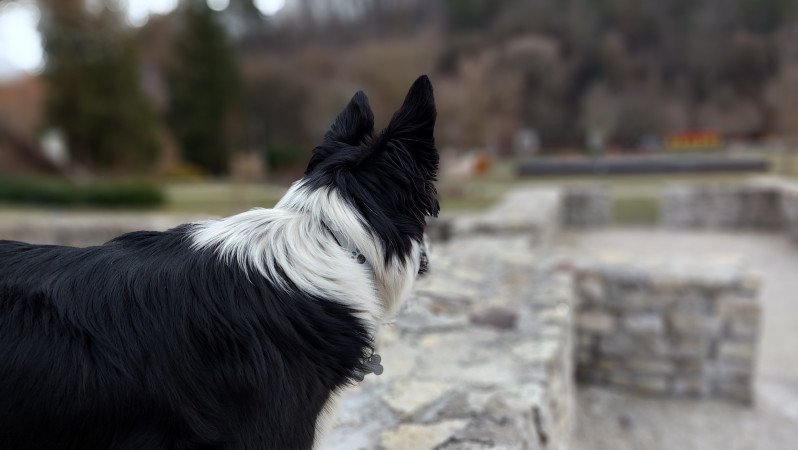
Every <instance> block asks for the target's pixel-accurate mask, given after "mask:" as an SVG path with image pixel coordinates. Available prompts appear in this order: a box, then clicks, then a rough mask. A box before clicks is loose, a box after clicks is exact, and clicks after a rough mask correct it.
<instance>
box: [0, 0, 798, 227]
mask: <svg viewBox="0 0 798 450" xmlns="http://www.w3.org/2000/svg"><path fill="white" fill-rule="evenodd" d="M796 13H798V10H797V9H796V2H794V1H791V0H733V1H720V0H700V1H686V0H685V1H681V0H669V1H626V0H601V1H585V0H569V1H545V0H496V1H486V0H465V1H459V0H436V1H420V0H419V1H415V0H357V1H335V0H258V1H255V0H240V1H234V2H231V1H229V0H209V1H207V2H205V1H199V0H198V1H178V0H151V1H147V0H127V1H124V0H119V1H104V0H59V1H55V0H52V1H51V0H38V1H34V0H2V1H0V130H1V131H0V132H1V133H2V135H1V136H2V139H1V140H0V146H1V147H0V148H2V153H0V155H1V156H0V174H2V175H3V178H4V180H5V181H4V184H9V183H12V182H11V181H10V180H9V177H12V178H14V182H21V179H30V180H39V181H42V183H43V180H46V179H57V180H61V181H64V183H61V184H59V187H62V188H63V189H58V190H57V191H58V192H59V194H60V195H61V196H63V197H64V198H63V199H60V200H59V199H56V198H49V199H45V198H42V199H40V200H42V201H47V202H49V203H53V204H59V203H64V204H66V203H70V202H72V203H76V204H81V206H84V205H82V203H86V204H87V205H86V206H91V203H92V201H90V200H83V201H81V200H78V199H77V198H75V199H70V198H68V197H69V195H70V194H72V191H73V190H75V189H77V188H78V186H79V187H81V188H83V189H88V190H91V186H95V185H102V186H97V189H103V188H104V190H105V191H109V190H111V191H113V192H112V194H117V193H118V194H119V195H118V198H117V199H116V200H118V202H116V201H115V200H114V199H108V201H107V205H103V206H115V207H122V206H124V205H125V204H128V205H130V206H137V205H138V206H155V207H160V208H167V209H170V210H190V211H199V212H208V213H219V214H226V213H229V212H233V211H237V210H240V209H241V208H244V207H248V206H252V205H256V204H257V205H265V204H268V203H271V202H274V200H275V199H276V198H277V197H278V196H279V194H280V192H281V190H282V188H283V187H284V186H285V184H286V183H287V182H288V181H290V180H293V179H295V178H296V177H297V176H298V175H299V174H300V173H301V171H302V168H303V164H304V162H305V161H306V160H307V157H308V155H309V152H310V151H311V149H312V148H313V146H314V145H315V143H316V142H318V140H319V139H320V137H321V136H322V134H323V132H324V131H325V129H326V127H327V126H328V125H329V123H330V121H331V120H332V118H333V117H334V115H335V114H336V113H337V112H338V111H339V110H340V109H341V108H342V106H343V105H345V103H346V101H347V100H348V99H349V98H350V96H351V95H352V93H353V92H354V91H355V90H357V89H363V90H365V91H366V92H367V94H368V95H369V97H370V99H371V103H372V105H373V107H374V108H375V110H376V114H377V120H378V125H379V124H384V123H385V122H386V121H387V119H388V118H389V117H390V115H391V113H392V112H393V110H395V108H397V107H398V105H399V104H400V102H401V100H402V96H403V95H404V93H405V92H406V88H407V86H408V85H409V83H410V82H411V81H412V80H413V79H415V77H416V76H418V75H419V74H421V73H428V74H429V75H430V76H431V77H432V78H433V81H434V83H435V87H436V94H437V102H438V108H439V114H440V120H439V126H438V129H437V140H438V143H439V147H440V149H441V151H442V152H443V154H444V159H445V163H446V164H445V166H444V180H443V183H444V193H445V194H446V195H445V197H444V202H445V206H446V207H447V209H450V208H453V209H461V208H466V209H468V208H480V207H484V206H485V205H486V204H489V203H490V202H492V201H494V200H495V199H496V192H494V190H493V189H494V188H501V187H502V186H501V184H502V182H504V181H512V182H514V181H515V180H514V175H515V171H516V167H515V166H514V165H513V164H508V162H513V161H519V160H529V159H531V158H534V157H567V158H577V159H578V158H601V157H607V156H616V155H628V156H641V155H649V156H650V155H662V154H666V155H670V154H677V153H678V154H695V153H711V154H723V155H730V154H737V155H740V154H744V155H746V156H754V155H757V156H762V157H763V158H764V159H766V160H767V163H768V167H767V169H766V170H771V171H783V172H787V173H791V171H792V158H791V157H790V155H791V154H792V153H793V152H792V151H791V150H792V148H794V145H793V142H794V136H795V135H796V133H798V15H796ZM760 170H761V168H760ZM554 172H555V173H559V171H558V170H554ZM471 175H479V177H480V180H481V181H480V182H479V183H482V184H483V185H479V186H477V189H473V184H472V183H469V182H468V180H467V179H468V178H469V177H470V176H471ZM449 176H453V177H455V178H457V177H459V178H460V179H459V180H458V181H457V182H454V183H449V182H448V179H447V178H448V177H449ZM721 177H722V176H721ZM509 178H513V179H512V180H509ZM688 178H702V177H688ZM67 180H68V181H69V182H68V183H67V182H66V181H67ZM119 181H125V186H122V187H119V186H116V185H117V184H118V182H119ZM656 181H658V180H657V177H647V179H645V180H641V179H632V178H628V177H627V179H626V180H625V181H624V182H623V184H626V185H629V184H632V185H643V186H636V187H635V189H636V188H637V187H645V186H648V185H650V184H651V183H655V182H656ZM228 182H232V183H237V184H236V185H237V186H238V188H239V191H236V192H230V190H231V189H233V185H231V184H229V183H228ZM251 182H258V183H265V184H260V185H259V187H258V189H257V190H256V192H252V191H250V190H247V189H244V187H242V186H243V185H246V184H247V183H251ZM527 182H534V180H527ZM612 182H613V183H618V181H612ZM186 183H191V184H190V185H191V186H193V188H196V190H202V192H203V195H202V196H201V197H202V199H203V202H200V203H198V202H197V201H196V200H197V198H195V196H192V195H191V194H190V193H189V192H187V189H186V186H187V184H186ZM479 183H477V184H479ZM24 184H25V186H24V187H20V189H23V190H25V189H30V190H34V189H42V190H44V189H46V188H47V186H39V185H37V184H38V183H34V182H33V181H28V182H27V183H24ZM44 184H46V183H44ZM484 184H487V186H484ZM115 187H116V188H118V189H112V188H115ZM134 187H135V188H138V189H133V188H134ZM11 191H14V192H16V191H15V189H11V187H10V186H9V187H6V188H4V189H3V190H2V191H1V192H3V194H0V196H2V199H0V200H3V201H6V202H19V203H25V204H28V203H36V202H37V198H36V195H35V194H30V195H27V196H24V197H25V198H16V197H15V196H14V195H13V194H12V193H11ZM635 192H637V193H638V194H639V193H640V191H639V190H636V191H635ZM83 194H84V196H86V195H89V194H90V193H86V192H84V193H83ZM74 195H75V196H76V197H79V196H80V195H78V193H75V194H74ZM89 196H90V195H89ZM113 196H115V195H112V197H113ZM253 196H254V198H253ZM203 203H204V204H203ZM638 203H640V202H638ZM649 209H651V208H649ZM639 213H640V214H644V213H645V211H639ZM651 214H653V212H652V211H648V215H649V216H650V215H651ZM645 218H646V217H641V219H645ZM649 219H651V217H649Z"/></svg>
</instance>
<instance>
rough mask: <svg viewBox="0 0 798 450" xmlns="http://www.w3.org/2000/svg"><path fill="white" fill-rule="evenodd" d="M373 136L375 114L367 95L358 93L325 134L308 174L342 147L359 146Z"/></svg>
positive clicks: (314, 151)
mask: <svg viewBox="0 0 798 450" xmlns="http://www.w3.org/2000/svg"><path fill="white" fill-rule="evenodd" d="M373 134H374V113H373V112H371V106H369V99H368V97H366V94H364V93H363V91H358V92H357V93H356V94H355V95H354V97H352V100H350V101H349V104H348V105H346V108H344V110H343V111H341V112H340V113H339V114H338V117H336V118H335V121H334V122H333V124H332V125H331V126H330V130H329V131H327V133H325V134H324V142H323V144H322V145H320V146H318V147H316V148H315V149H314V150H313V155H312V156H311V158H310V162H309V163H308V168H307V170H306V173H308V172H310V171H311V170H313V168H314V167H315V166H316V165H317V164H318V163H320V162H322V161H324V160H325V159H327V157H328V156H330V155H331V154H332V153H334V152H335V151H336V150H337V149H339V148H341V147H342V146H358V145H360V144H362V143H363V142H365V141H366V140H368V139H369V138H371V136H372V135H373Z"/></svg>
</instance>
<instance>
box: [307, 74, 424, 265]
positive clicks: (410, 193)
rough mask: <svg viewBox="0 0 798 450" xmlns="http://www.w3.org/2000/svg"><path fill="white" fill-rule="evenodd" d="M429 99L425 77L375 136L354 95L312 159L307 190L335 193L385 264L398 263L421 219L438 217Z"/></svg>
mask: <svg viewBox="0 0 798 450" xmlns="http://www.w3.org/2000/svg"><path fill="white" fill-rule="evenodd" d="M435 118H436V110H435V99H434V97H433V93H432V84H431V83H430V81H429V78H427V77H426V76H422V77H420V78H419V79H418V80H416V82H415V83H413V86H411V88H410V92H408V94H407V98H405V101H404V104H402V107H401V108H400V109H399V110H398V111H397V112H396V113H395V114H394V116H393V118H392V119H391V121H390V123H389V124H388V126H387V127H386V128H385V130H383V131H382V132H381V133H379V134H375V132H374V114H373V113H372V112H371V107H370V106H369V103H368V99H367V98H366V95H365V94H364V93H363V92H358V93H357V94H355V96H354V97H353V98H352V101H350V102H349V105H348V106H347V107H346V109H344V111H343V112H341V114H339V115H338V117H337V118H336V119H335V122H334V123H333V125H332V127H331V129H330V131H329V132H328V133H327V134H326V135H325V136H324V141H323V142H322V144H321V145H319V146H318V147H316V148H315V149H314V151H313V156H312V158H311V160H310V164H308V168H307V172H306V178H307V180H308V182H309V185H311V186H314V187H318V186H334V187H335V188H336V189H337V190H338V191H339V192H340V193H341V194H342V195H343V197H344V198H345V199H347V200H348V201H350V202H351V203H352V205H353V206H354V207H356V208H357V209H358V211H359V212H360V214H361V215H362V216H363V217H364V219H365V220H366V222H368V224H367V228H368V229H370V230H373V232H374V233H375V234H376V236H375V237H376V238H378V239H379V240H380V241H382V242H383V244H384V246H385V250H386V251H385V257H386V260H389V259H390V258H392V257H394V256H396V257H398V258H399V260H400V261H404V258H405V256H406V255H408V254H409V252H410V247H411V245H412V241H416V242H420V241H421V240H422V239H423V236H424V229H425V227H426V217H427V216H433V217H437V215H438V212H439V210H440V206H439V205H438V196H437V192H436V190H435V184H434V181H435V179H436V176H437V173H438V152H437V150H436V149H435V138H434V136H433V130H434V128H435Z"/></svg>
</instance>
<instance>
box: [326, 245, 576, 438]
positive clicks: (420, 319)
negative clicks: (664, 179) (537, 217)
mask: <svg viewBox="0 0 798 450" xmlns="http://www.w3.org/2000/svg"><path fill="white" fill-rule="evenodd" d="M539 260H540V258H537V257H536V256H535V252H534V251H533V250H532V249H530V247H529V245H528V239H527V237H526V236H515V237H512V236H479V237H474V238H460V239H456V240H455V241H452V242H450V243H447V244H440V245H438V246H436V247H435V248H434V251H433V253H432V261H431V267H432V273H431V274H430V277H429V278H426V279H424V280H422V281H421V282H420V283H419V285H418V287H417V289H416V295H415V298H414V299H413V300H412V302H411V306H410V307H409V308H408V310H407V311H405V312H403V313H402V314H400V316H399V319H398V320H397V322H396V323H395V324H394V325H393V326H391V327H388V328H386V329H383V331H382V333H381V339H380V343H379V346H378V351H379V353H380V355H381V356H382V358H383V365H384V367H385V373H384V374H383V375H381V376H373V375H370V376H368V377H366V380H365V381H364V382H363V383H361V384H360V385H358V386H355V387H352V388H350V389H348V390H347V391H345V392H343V393H341V394H340V400H339V401H338V405H337V407H336V412H335V413H334V414H333V419H332V420H333V425H332V429H331V430H330V431H329V432H328V433H327V434H326V438H325V439H324V440H323V444H322V445H321V446H320V448H322V449H335V450H338V449H340V450H357V449H375V448H376V449H391V450H393V449H404V448H407V449H414V450H416V449H419V450H420V449H433V448H435V449H450V450H452V449H458V450H459V449H519V450H520V449H565V448H568V445H569V444H568V443H569V438H570V435H571V429H572V426H573V425H572V416H573V414H574V410H573V395H574V388H573V376H572V371H573V355H572V319H571V311H572V306H571V305H572V301H573V289H572V281H571V280H572V277H571V275H570V274H569V273H561V272H558V271H557V270H555V269H554V268H549V267H550V266H548V265H546V264H542V263H540V262H538V261H539ZM475 317H477V318H479V320H477V321H478V322H480V324H474V323H472V321H474V318H475ZM486 317H487V319H486ZM497 317H498V322H497V321H495V320H493V319H495V318H497ZM496 322H497V323H499V325H501V326H497V325H496ZM508 324H511V325H512V326H506V325H508Z"/></svg>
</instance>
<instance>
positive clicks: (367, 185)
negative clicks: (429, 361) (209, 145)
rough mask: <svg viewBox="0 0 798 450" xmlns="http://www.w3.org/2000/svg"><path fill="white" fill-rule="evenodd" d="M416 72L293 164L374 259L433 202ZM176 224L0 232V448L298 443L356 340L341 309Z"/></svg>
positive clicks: (418, 234)
mask: <svg viewBox="0 0 798 450" xmlns="http://www.w3.org/2000/svg"><path fill="white" fill-rule="evenodd" d="M434 122H435V107H434V102H433V99H432V89H431V86H430V84H429V80H427V79H426V77H422V78H420V79H419V80H418V81H417V82H416V83H415V84H414V85H413V87H412V88H411V91H410V93H409V94H408V97H407V100H406V101H405V103H404V105H403V106H402V108H401V109H400V110H399V111H398V112H397V113H396V115H395V116H394V118H393V120H392V121H391V123H390V125H389V126H388V128H386V130H385V131H384V132H383V133H382V134H380V135H374V134H373V116H372V114H371V110H370V109H369V107H368V102H367V100H366V98H365V95H363V94H362V93H359V94H357V95H356V96H355V98H354V99H353V100H352V103H350V105H349V106H348V107H347V109H346V110H345V111H344V112H343V113H341V115H340V116H339V117H338V119H337V120H336V122H335V124H334V125H333V127H332V129H331V131H330V132H329V133H328V134H327V135H326V137H325V140H324V143H323V144H322V145H321V146H320V147H319V148H317V149H316V151H315V152H314V155H313V158H312V160H311V162H310V165H309V167H308V173H307V178H308V183H309V185H311V186H316V187H320V186H329V187H332V188H333V189H336V190H338V191H339V192H340V193H341V195H342V196H343V197H344V198H346V199H348V200H349V201H350V202H351V203H352V204H353V205H356V206H357V208H358V209H359V211H360V212H361V213H362V214H363V216H364V217H365V221H366V222H367V224H368V227H369V228H370V229H371V230H372V232H373V234H374V236H375V238H377V239H380V240H381V242H382V245H383V246H384V248H385V249H386V254H388V256H386V258H390V257H391V256H398V257H399V258H401V259H405V258H407V257H408V256H409V251H410V243H411V242H412V241H413V240H421V239H422V234H423V229H424V225H425V222H424V220H425V219H424V215H436V214H437V212H438V202H437V199H436V194H435V188H434V186H433V185H432V181H433V180H434V177H435V173H436V171H437V163H438V156H437V152H436V151H435V148H434V142H433V137H432V127H433V126H434ZM190 232H191V225H184V226H181V227H178V228H175V229H172V230H169V231H166V232H136V233H130V234H126V235H123V236H120V237H119V238H117V239H114V240H113V241H111V242H108V243H107V244H105V245H101V246H96V247H88V248H72V247H62V246H43V245H30V244H24V243H19V242H9V241H0V449H2V450H5V449H37V450H38V449H76V450H77V449H81V450H86V449H281V450H284V449H307V448H310V447H311V446H312V445H313V441H314V432H315V425H316V419H317V417H318V415H319V413H320V410H321V408H322V407H323V405H324V404H325V402H326V401H327V400H328V398H329V397H330V395H331V393H333V392H334V391H335V390H337V389H339V388H340V387H342V386H344V385H346V384H347V383H350V382H351V380H352V378H353V376H354V375H355V374H356V373H357V372H359V371H361V370H362V363H361V361H362V359H363V357H364V356H366V355H367V354H368V352H369V348H370V346H371V345H372V342H371V336H370V335H369V332H368V331H367V327H366V324H364V323H362V322H360V321H359V319H358V318H357V316H356V313H357V312H356V311H353V310H352V309H351V308H350V307H348V306H345V305H344V304H343V303H340V302H338V301H336V299H334V298H318V297H314V296H311V295H309V294H308V293H305V292H302V291H300V290H298V289H297V288H296V287H289V288H288V289H285V288H278V287H277V285H276V284H275V283H273V282H271V281H270V280H267V279H265V278H263V277H259V276H253V274H249V275H247V273H245V272H244V271H243V269H242V268H241V266H240V265H239V264H235V263H231V264H227V263H225V262H224V261H223V260H222V259H220V257H219V256H218V255H217V254H214V253H213V250H211V249H208V250H197V249H196V248H193V247H192V246H191V244H192V242H191V241H190V239H189V233H190Z"/></svg>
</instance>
